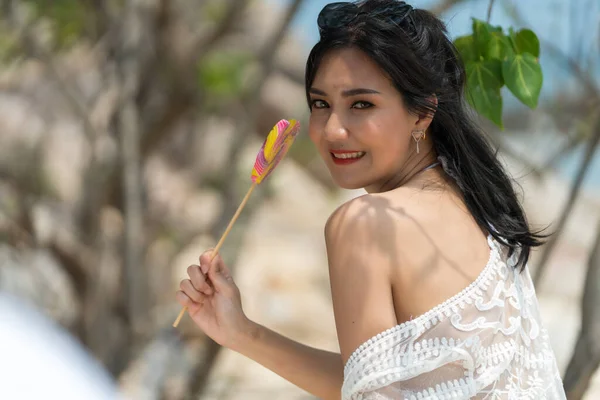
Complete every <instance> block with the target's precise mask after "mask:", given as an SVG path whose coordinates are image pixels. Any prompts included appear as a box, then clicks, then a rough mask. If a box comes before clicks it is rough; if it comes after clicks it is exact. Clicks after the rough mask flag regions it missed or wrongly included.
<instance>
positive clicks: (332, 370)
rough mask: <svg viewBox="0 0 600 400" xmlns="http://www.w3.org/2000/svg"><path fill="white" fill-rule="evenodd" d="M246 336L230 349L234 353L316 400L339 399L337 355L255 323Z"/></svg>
mask: <svg viewBox="0 0 600 400" xmlns="http://www.w3.org/2000/svg"><path fill="white" fill-rule="evenodd" d="M248 332H249V333H248V334H246V335H244V337H243V338H242V339H239V340H236V343H235V345H232V346H231V349H232V350H233V351H236V352H238V353H240V354H242V355H244V356H246V357H248V358H250V359H252V360H254V361H256V362H257V363H259V364H261V365H262V366H264V367H265V368H267V369H269V370H271V371H273V372H275V373H276V374H277V375H279V376H281V377H282V378H284V379H286V380H288V381H289V382H291V383H293V384H294V385H296V386H298V387H299V388H301V389H303V390H306V391H307V392H309V393H311V394H312V395H314V396H317V397H318V398H319V399H323V400H339V399H340V397H341V389H342V381H343V375H344V373H343V369H344V367H343V365H342V357H341V355H340V354H339V353H332V352H329V351H325V350H319V349H315V348H313V347H309V346H306V345H303V344H301V343H298V342H296V341H294V340H291V339H288V338H287V337H285V336H282V335H280V334H278V333H276V332H274V331H272V330H270V329H268V328H266V327H264V326H262V325H259V324H256V323H254V322H250V328H249V329H248Z"/></svg>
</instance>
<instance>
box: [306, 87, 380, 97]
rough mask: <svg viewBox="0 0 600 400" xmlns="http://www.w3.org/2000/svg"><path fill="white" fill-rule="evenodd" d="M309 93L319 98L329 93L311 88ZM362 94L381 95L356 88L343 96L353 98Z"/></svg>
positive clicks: (346, 91)
mask: <svg viewBox="0 0 600 400" xmlns="http://www.w3.org/2000/svg"><path fill="white" fill-rule="evenodd" d="M309 93H312V94H316V95H318V96H327V93H325V92H324V91H322V90H320V89H316V88H310V90H309ZM360 94H381V93H379V92H378V91H377V90H375V89H366V88H356V89H348V90H344V91H343V92H342V96H344V97H351V96H356V95H360Z"/></svg>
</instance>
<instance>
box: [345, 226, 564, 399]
mask: <svg viewBox="0 0 600 400" xmlns="http://www.w3.org/2000/svg"><path fill="white" fill-rule="evenodd" d="M488 244H489V246H490V257H489V260H488V262H487V264H486V266H485V268H484V269H483V270H482V272H481V273H480V274H479V276H478V277H477V279H476V280H475V281H473V282H472V283H471V284H470V285H469V286H468V287H466V288H465V289H463V290H462V291H461V292H459V293H458V294H456V295H455V296H453V297H451V298H450V299H448V300H446V301H445V302H444V303H442V304H440V305H438V306H436V307H434V308H433V309H431V310H429V311H428V312H426V313H425V314H423V315H421V316H419V317H417V318H415V319H413V320H410V321H406V322H404V323H402V324H399V325H397V326H395V327H393V328H390V329H388V330H386V331H384V332H381V333H379V334H377V335H376V336H374V337H373V338H371V339H369V340H367V341H366V342H365V343H363V344H362V345H360V346H359V347H358V348H357V349H356V350H355V351H354V352H353V353H352V355H351V356H350V358H349V359H348V361H347V363H346V365H345V366H344V384H343V387H342V399H343V400H387V399H411V400H412V399H415V400H417V399H430V400H437V399H440V400H441V399H472V398H475V399H536V400H544V399H552V400H554V399H566V396H565V393H564V390H563V387H562V381H561V378H560V375H559V372H558V368H557V366H556V360H555V357H554V353H553V351H552V349H551V347H550V344H549V339H548V333H547V332H546V330H545V329H544V328H543V327H542V325H541V323H540V316H539V312H538V304H537V298H536V295H535V289H534V287H533V282H532V281H531V278H530V275H529V270H528V269H527V268H526V269H525V270H524V271H523V272H519V271H518V270H515V269H514V268H512V267H511V266H509V265H514V264H513V263H514V262H515V261H516V258H517V254H513V256H512V257H510V258H508V257H507V255H506V250H505V249H504V248H503V247H502V246H501V245H500V244H499V243H498V242H497V241H495V240H494V239H493V238H492V237H491V236H489V237H488Z"/></svg>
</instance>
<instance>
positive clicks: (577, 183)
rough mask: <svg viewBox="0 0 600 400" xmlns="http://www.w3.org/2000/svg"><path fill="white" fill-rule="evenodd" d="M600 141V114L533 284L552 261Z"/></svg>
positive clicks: (539, 278) (534, 276)
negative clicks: (555, 248)
mask: <svg viewBox="0 0 600 400" xmlns="http://www.w3.org/2000/svg"><path fill="white" fill-rule="evenodd" d="M599 141H600V114H599V115H596V124H595V128H594V136H593V137H592V138H590V140H589V141H588V143H587V147H586V151H585V155H584V157H583V159H582V160H581V164H580V165H579V168H578V170H577V174H576V176H575V179H574V181H573V183H572V185H571V189H570V191H569V197H568V199H567V202H566V204H565V207H564V208H563V211H562V213H561V216H560V218H559V220H558V223H557V225H556V230H555V231H554V234H553V235H552V236H551V237H550V240H548V243H546V245H545V246H544V249H543V253H542V256H541V259H540V261H539V263H538V265H537V268H536V269H535V271H534V274H533V282H534V284H535V285H536V286H537V285H538V284H539V283H540V281H541V279H542V276H543V275H544V272H545V270H546V267H547V265H548V260H549V259H550V255H551V254H552V251H553V250H554V247H555V246H556V243H557V241H558V238H559V236H560V234H561V233H562V231H563V230H564V227H565V225H566V223H567V220H568V219H569V216H570V215H571V211H573V207H574V205H575V202H576V200H577V198H578V197H579V193H580V191H581V187H582V185H583V181H584V179H585V177H586V175H587V172H588V170H589V167H590V165H591V163H592V160H593V158H594V154H595V152H596V148H597V147H598V142H599Z"/></svg>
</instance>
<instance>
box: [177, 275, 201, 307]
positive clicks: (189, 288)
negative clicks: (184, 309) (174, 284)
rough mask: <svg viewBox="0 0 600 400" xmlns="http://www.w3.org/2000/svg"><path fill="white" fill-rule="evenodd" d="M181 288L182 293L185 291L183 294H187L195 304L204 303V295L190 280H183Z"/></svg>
mask: <svg viewBox="0 0 600 400" xmlns="http://www.w3.org/2000/svg"><path fill="white" fill-rule="evenodd" d="M179 287H180V288H181V291H183V293H185V294H186V295H187V296H188V297H189V298H190V299H192V300H193V301H194V302H196V303H202V302H203V301H204V295H203V294H202V293H200V292H199V291H198V290H196V288H195V287H194V285H192V281H190V280H189V279H184V280H182V281H181V284H180V285H179Z"/></svg>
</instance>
